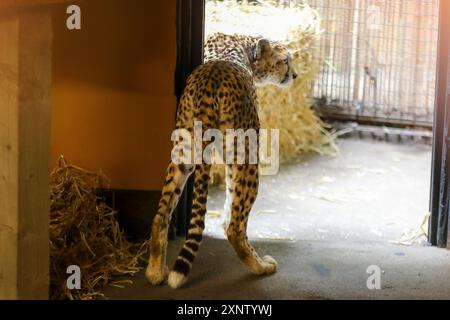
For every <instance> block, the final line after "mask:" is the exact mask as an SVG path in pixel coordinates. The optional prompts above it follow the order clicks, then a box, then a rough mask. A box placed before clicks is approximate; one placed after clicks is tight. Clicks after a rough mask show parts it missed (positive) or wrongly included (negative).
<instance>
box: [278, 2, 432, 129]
mask: <svg viewBox="0 0 450 320" xmlns="http://www.w3.org/2000/svg"><path fill="white" fill-rule="evenodd" d="M306 2H307V3H308V4H309V5H310V6H311V7H313V8H315V9H317V10H318V11H319V13H320V15H321V16H322V28H323V30H324V31H323V34H322V37H321V43H320V49H321V52H322V57H321V59H323V60H324V61H323V63H322V64H321V65H322V69H321V73H320V76H319V78H318V80H317V81H316V83H315V85H314V97H315V98H316V103H317V104H318V106H320V109H321V110H322V111H323V112H324V114H325V115H326V116H327V117H328V118H334V119H341V120H342V119H344V120H362V121H369V122H377V123H382V124H394V125H412V126H424V127H431V126H432V124H433V114H434V101H435V89H436V88H435V79H436V56H437V34H438V18H439V0H408V1H405V0H308V1H306ZM284 3H285V4H287V5H298V4H301V3H302V1H288V2H284Z"/></svg>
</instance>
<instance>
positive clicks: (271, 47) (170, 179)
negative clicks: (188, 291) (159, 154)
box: [146, 33, 297, 288]
mask: <svg viewBox="0 0 450 320" xmlns="http://www.w3.org/2000/svg"><path fill="white" fill-rule="evenodd" d="M296 77H297V75H296V73H295V71H294V70H293V68H292V67H291V57H290V54H289V51H288V50H287V49H286V47H284V46H283V45H281V44H279V43H276V42H271V41H268V40H266V39H263V38H257V37H247V36H239V35H234V36H230V35H225V34H222V33H217V34H215V35H213V36H211V37H210V38H209V39H208V41H207V42H206V45H205V63H204V64H203V65H201V66H200V67H198V68H197V69H196V70H194V72H193V73H192V74H191V76H190V77H189V79H188V81H187V84H186V87H185V90H184V94H183V96H182V98H181V100H180V105H179V108H178V112H177V121H176V128H183V129H187V130H189V132H191V133H192V132H193V126H194V121H201V122H202V124H203V130H207V129H220V130H221V132H223V133H225V132H226V130H227V129H235V130H237V129H243V130H248V129H255V130H257V131H258V130H259V119H258V99H257V96H256V86H262V85H267V84H275V85H278V86H288V85H290V84H291V83H292V81H293V80H294V79H295V78H296ZM203 147H205V145H204V146H203ZM247 151H248V149H247V150H246V152H247ZM234 156H235V157H236V156H237V154H235V155H234ZM210 170H211V166H210V165H207V164H206V163H203V164H201V165H175V164H174V163H172V162H171V163H170V164H169V167H168V169H167V176H166V181H165V184H164V187H163V190H162V196H161V200H160V203H159V209H158V212H157V214H156V216H155V218H154V220H153V224H152V228H151V242H150V258H149V265H148V267H147V271H146V276H147V279H148V280H149V281H150V283H152V284H154V285H159V284H162V283H163V282H164V281H165V280H166V278H167V276H168V277H169V278H168V282H169V285H170V286H171V287H172V288H179V287H180V286H182V285H183V284H184V283H185V281H186V280H187V277H188V275H189V272H190V270H191V268H192V264H193V262H194V259H195V257H196V255H197V252H198V249H199V246H200V244H201V242H202V239H203V230H204V228H205V215H206V202H207V198H208V185H209V180H210ZM226 172H227V173H226V184H227V215H228V217H227V219H226V220H227V226H226V234H227V237H228V240H229V242H230V243H231V245H232V246H233V248H234V249H235V251H236V254H237V256H238V257H239V259H240V260H241V261H242V262H243V263H244V264H245V265H246V266H247V267H248V268H249V269H250V271H251V272H253V273H254V274H257V275H268V274H272V273H274V272H275V271H276V268H277V263H276V261H275V260H274V259H273V258H272V257H270V256H265V257H262V258H261V257H260V256H259V255H258V254H257V253H256V251H255V250H254V249H253V247H252V246H251V245H250V243H249V242H248V239H247V222H248V217H249V214H250V211H251V208H252V205H253V203H254V202H255V200H256V197H257V193H258V184H259V174H258V165H257V164H244V165H227V167H226ZM191 174H194V195H193V205H192V214H191V221H190V224H189V231H188V235H187V239H186V241H185V243H184V245H183V248H182V249H181V251H180V254H179V256H178V258H177V260H176V261H175V264H174V266H173V269H172V271H171V272H170V274H169V272H168V269H167V267H166V248H167V231H168V226H169V222H170V218H171V214H172V212H173V210H174V208H175V207H176V205H177V203H178V200H179V196H180V194H181V192H182V190H183V188H184V186H185V183H186V181H187V179H188V178H189V176H190V175H191Z"/></svg>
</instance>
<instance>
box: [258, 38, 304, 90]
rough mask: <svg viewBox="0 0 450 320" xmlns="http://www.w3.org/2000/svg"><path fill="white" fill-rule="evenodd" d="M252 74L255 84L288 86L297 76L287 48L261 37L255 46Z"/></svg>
mask: <svg viewBox="0 0 450 320" xmlns="http://www.w3.org/2000/svg"><path fill="white" fill-rule="evenodd" d="M253 74H254V77H255V83H256V85H257V86H265V85H269V84H274V85H277V86H280V87H288V86H290V85H291V84H292V83H293V81H294V80H295V79H296V78H297V73H296V72H295V70H294V68H293V67H292V57H291V54H290V53H289V50H288V49H287V48H286V47H285V46H283V45H281V44H279V43H276V42H270V41H268V40H266V39H261V40H259V41H258V44H257V45H256V48H255V62H254V64H253Z"/></svg>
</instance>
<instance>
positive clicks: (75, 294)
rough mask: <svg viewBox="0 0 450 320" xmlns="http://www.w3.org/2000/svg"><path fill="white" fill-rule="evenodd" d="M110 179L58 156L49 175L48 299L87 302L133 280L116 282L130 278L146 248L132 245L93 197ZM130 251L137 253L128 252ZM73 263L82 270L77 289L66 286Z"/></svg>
mask: <svg viewBox="0 0 450 320" xmlns="http://www.w3.org/2000/svg"><path fill="white" fill-rule="evenodd" d="M108 184H109V181H108V179H107V178H106V176H105V175H104V174H102V173H101V172H98V173H94V172H89V171H86V170H84V169H82V168H79V167H76V166H73V165H69V164H67V162H66V160H65V159H64V158H63V157H61V158H60V159H59V161H58V164H57V166H56V168H55V169H54V170H53V172H52V173H51V212H50V259H51V260H50V261H51V266H50V297H51V298H52V299H72V300H74V299H82V300H89V299H95V298H98V297H102V296H103V294H102V293H101V292H100V290H101V288H103V287H105V286H106V285H112V286H118V287H123V286H124V285H125V284H129V283H130V282H131V281H129V280H128V281H118V282H114V281H113V279H114V277H116V276H120V275H134V274H136V273H137V272H138V271H139V270H140V269H141V268H139V267H138V262H139V259H140V258H141V257H142V256H143V255H144V254H145V253H146V250H147V245H146V243H144V244H142V245H141V246H140V247H139V248H137V250H136V249H133V246H132V245H131V244H130V243H129V242H128V241H127V240H126V239H125V236H124V234H123V232H122V231H121V229H120V228H119V224H118V222H117V217H116V216H117V215H116V212H114V211H113V210H112V209H111V208H109V207H108V206H107V205H106V204H105V203H104V202H102V201H101V199H99V198H98V197H97V195H96V191H97V190H98V189H99V188H103V187H106V186H107V185H108ZM132 251H134V252H137V253H135V254H134V253H132ZM71 265H77V266H79V267H80V269H81V290H69V289H68V288H67V285H66V281H67V278H68V277H69V276H70V274H67V273H66V270H67V268H68V267H69V266H71Z"/></svg>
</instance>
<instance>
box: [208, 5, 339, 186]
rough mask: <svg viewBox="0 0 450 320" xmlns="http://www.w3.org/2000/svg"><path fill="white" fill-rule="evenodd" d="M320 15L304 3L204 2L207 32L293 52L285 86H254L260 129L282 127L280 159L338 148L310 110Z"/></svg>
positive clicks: (217, 172) (218, 174)
mask: <svg viewBox="0 0 450 320" xmlns="http://www.w3.org/2000/svg"><path fill="white" fill-rule="evenodd" d="M320 24H321V20H320V17H319V15H318V13H317V12H316V11H315V10H313V9H312V8H310V7H309V6H307V5H302V6H295V7H281V6H277V5H276V4H275V3H274V2H273V1H261V2H260V3H259V4H256V5H255V4H251V3H248V2H247V1H243V2H241V3H238V2H236V1H214V0H209V1H207V4H206V36H209V35H211V34H214V33H216V32H222V33H226V34H244V35H251V36H263V37H266V38H268V39H270V40H274V41H280V42H283V43H285V44H286V45H287V46H288V47H289V48H290V49H291V51H292V52H293V53H294V59H293V66H294V67H295V70H296V71H297V73H298V74H299V77H298V79H297V80H296V81H295V83H294V85H293V86H292V87H291V88H289V89H282V88H278V87H275V86H269V87H264V88H259V89H258V97H259V100H260V110H259V116H260V120H261V128H265V129H279V130H280V145H279V147H280V163H282V164H283V163H287V162H289V161H292V160H296V159H299V158H300V157H301V156H302V155H304V154H308V153H318V154H330V153H334V152H337V147H336V145H335V136H334V135H332V134H331V133H329V132H328V131H327V130H326V129H325V128H326V125H325V124H324V123H323V122H322V121H321V120H320V118H319V117H318V116H317V115H316V114H315V113H314V111H313V110H312V101H311V96H312V87H313V82H314V80H315V79H316V77H317V75H318V69H319V68H318V67H319V66H318V61H320V60H321V59H320V58H319V52H318V48H317V44H318V41H319V39H320V35H321V32H322V30H321V26H320ZM213 178H214V181H215V182H221V181H223V166H222V167H214V168H213Z"/></svg>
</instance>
